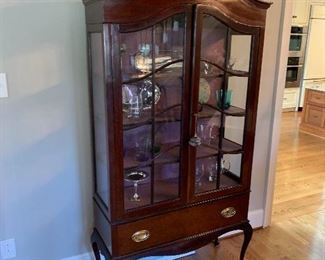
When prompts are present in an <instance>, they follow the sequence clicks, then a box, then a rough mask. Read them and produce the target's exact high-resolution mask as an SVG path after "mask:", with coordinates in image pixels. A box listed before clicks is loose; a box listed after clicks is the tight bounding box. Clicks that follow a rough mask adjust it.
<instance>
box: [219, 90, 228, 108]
mask: <svg viewBox="0 0 325 260" xmlns="http://www.w3.org/2000/svg"><path fill="white" fill-rule="evenodd" d="M216 100H217V107H219V108H221V109H227V108H229V107H230V105H231V100H232V90H230V89H228V90H226V91H224V90H223V89H219V90H217V91H216Z"/></svg>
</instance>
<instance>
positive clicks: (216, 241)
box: [213, 238, 219, 246]
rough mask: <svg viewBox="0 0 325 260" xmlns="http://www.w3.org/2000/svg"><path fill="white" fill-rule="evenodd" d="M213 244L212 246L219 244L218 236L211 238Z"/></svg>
mask: <svg viewBox="0 0 325 260" xmlns="http://www.w3.org/2000/svg"><path fill="white" fill-rule="evenodd" d="M213 244H214V246H218V245H219V238H216V239H215V240H213Z"/></svg>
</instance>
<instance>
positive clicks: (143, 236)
mask: <svg viewBox="0 0 325 260" xmlns="http://www.w3.org/2000/svg"><path fill="white" fill-rule="evenodd" d="M149 237H150V232H149V231H148V230H140V231H137V232H135V233H134V234H133V235H132V240H133V241H134V242H136V243H140V242H143V241H146V240H147V239H148V238H149Z"/></svg>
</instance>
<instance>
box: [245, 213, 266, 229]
mask: <svg viewBox="0 0 325 260" xmlns="http://www.w3.org/2000/svg"><path fill="white" fill-rule="evenodd" d="M248 220H249V221H250V223H251V225H252V227H253V228H260V227H263V222H264V210H263V209H257V210H251V211H249V212H248Z"/></svg>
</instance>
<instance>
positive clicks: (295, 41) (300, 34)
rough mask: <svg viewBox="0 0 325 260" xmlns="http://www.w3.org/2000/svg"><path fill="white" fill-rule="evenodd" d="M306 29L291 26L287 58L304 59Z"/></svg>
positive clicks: (304, 27)
mask: <svg viewBox="0 0 325 260" xmlns="http://www.w3.org/2000/svg"><path fill="white" fill-rule="evenodd" d="M307 32H308V27H306V26H292V27H291V34H290V45H289V57H304V53H305V49H306V43H307Z"/></svg>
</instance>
